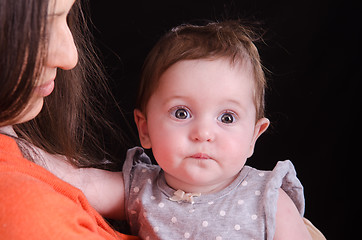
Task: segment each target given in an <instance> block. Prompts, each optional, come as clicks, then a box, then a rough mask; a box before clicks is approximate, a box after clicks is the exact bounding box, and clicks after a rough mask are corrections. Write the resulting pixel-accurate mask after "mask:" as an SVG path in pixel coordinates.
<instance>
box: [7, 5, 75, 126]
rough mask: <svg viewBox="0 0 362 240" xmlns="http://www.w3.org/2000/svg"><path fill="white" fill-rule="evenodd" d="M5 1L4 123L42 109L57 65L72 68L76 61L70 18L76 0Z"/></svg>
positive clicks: (27, 117) (24, 119)
mask: <svg viewBox="0 0 362 240" xmlns="http://www.w3.org/2000/svg"><path fill="white" fill-rule="evenodd" d="M1 3H2V4H4V6H2V8H1V9H2V10H0V11H2V12H1V16H2V19H3V21H1V25H2V26H1V29H2V32H1V38H2V39H1V48H2V49H1V52H2V57H1V62H2V64H1V68H2V69H1V71H0V72H1V81H2V83H3V84H2V86H3V91H1V102H2V103H4V104H2V109H1V110H0V113H1V115H0V117H1V118H0V124H1V125H7V124H18V123H23V122H27V121H29V120H31V119H33V118H34V117H35V116H37V115H38V114H39V112H40V110H41V108H42V106H43V99H44V97H46V96H48V95H50V94H51V92H52V91H53V88H54V79H55V77H56V74H57V68H60V69H64V70H70V69H72V68H74V67H75V65H76V64H77V61H78V60H77V59H78V53H77V49H76V47H75V45H74V41H73V36H72V34H71V32H70V29H69V27H68V23H67V18H68V13H69V12H70V10H71V9H72V5H73V3H74V0H57V1H54V0H51V1H48V0H47V1H2V2H1ZM24 5H26V6H24ZM11 15H12V16H11Z"/></svg>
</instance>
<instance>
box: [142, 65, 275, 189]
mask: <svg viewBox="0 0 362 240" xmlns="http://www.w3.org/2000/svg"><path fill="white" fill-rule="evenodd" d="M253 82H254V80H253V74H252V67H251V64H250V63H248V62H246V61H245V62H244V63H243V64H239V63H238V64H234V65H231V64H230V61H229V60H227V59H216V60H185V61H180V62H178V63H176V64H174V65H172V66H171V67H170V68H169V69H168V70H167V71H166V72H165V73H164V74H163V75H162V76H161V78H160V83H159V87H158V88H157V89H156V91H155V92H154V94H153V95H152V96H151V98H150V100H149V103H148V105H147V132H148V135H149V141H150V145H151V147H152V151H153V154H154V156H155V159H156V160H157V162H158V164H159V165H160V166H161V167H162V169H163V170H164V171H165V177H166V181H167V183H168V184H169V185H170V186H171V187H174V188H178V189H182V190H184V191H186V192H212V191H217V190H219V189H221V188H223V187H225V186H227V185H228V184H229V183H230V182H231V181H232V180H234V178H235V177H236V175H237V173H238V172H239V171H240V169H241V168H242V167H243V166H244V164H245V161H246V159H247V158H248V157H250V156H251V155H252V153H253V149H254V144H255V141H256V139H257V137H258V136H259V135H260V134H261V133H262V132H263V131H264V130H265V129H266V128H267V126H268V124H269V122H268V120H267V119H261V120H259V121H258V123H256V122H255V115H256V109H255V105H254V101H253V92H254V84H253ZM263 124H264V125H263ZM261 126H263V128H262V131H261Z"/></svg>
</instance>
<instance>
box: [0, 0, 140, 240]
mask: <svg viewBox="0 0 362 240" xmlns="http://www.w3.org/2000/svg"><path fill="white" fill-rule="evenodd" d="M0 31H1V32H0V53H1V54H0V86H1V88H0V236H1V239H68V240H70V239H135V238H134V237H132V236H127V235H123V234H120V233H118V232H116V231H114V230H113V229H112V228H111V227H110V226H109V225H108V224H107V223H106V222H105V221H104V220H103V218H102V217H101V215H100V214H99V213H98V212H97V211H96V210H95V209H94V208H92V207H91V204H92V205H93V206H95V207H97V206H99V208H98V209H99V210H100V211H101V213H102V214H104V215H105V216H107V213H109V212H112V213H113V212H117V209H116V207H114V206H119V205H120V203H119V202H114V201H113V202H112V199H117V198H116V197H115V196H114V194H113V195H112V197H113V198H107V196H103V199H104V200H105V201H106V200H107V199H108V201H109V202H102V204H104V205H107V206H108V208H107V209H105V208H103V205H102V206H100V205H97V202H93V203H92V202H91V204H90V203H89V202H88V201H87V199H86V198H85V196H84V195H83V194H82V192H81V191H80V190H78V189H77V188H74V187H73V186H71V185H69V184H67V183H66V182H65V181H72V182H73V183H75V185H77V183H78V185H79V186H81V185H82V184H83V181H84V180H83V178H82V177H79V179H74V178H75V177H74V175H76V174H75V173H77V171H83V173H84V171H86V174H80V175H82V176H83V177H84V176H90V177H89V181H96V180H94V179H97V178H102V177H107V178H115V179H117V178H118V177H120V175H119V174H117V173H114V174H109V173H107V174H105V173H104V172H103V171H102V170H96V169H84V170H82V169H80V168H79V167H94V166H98V167H100V166H106V165H107V164H108V162H106V161H100V159H104V156H105V153H104V151H103V150H102V148H101V147H100V146H101V145H100V144H99V143H98V142H97V138H98V136H97V135H96V134H94V131H95V130H97V129H94V128H91V127H90V126H100V125H105V126H107V125H109V124H108V123H107V122H106V121H105V120H104V119H102V118H101V117H100V116H102V114H99V112H97V111H96V109H100V107H99V105H97V103H96V102H95V101H94V98H93V97H92V95H91V90H92V89H93V90H94V89H97V91H100V89H103V90H106V87H105V85H104V77H103V75H102V68H101V67H100V65H99V64H98V63H97V62H98V59H97V57H96V55H95V53H94V49H93V48H92V46H91V45H90V44H89V43H90V42H91V38H90V36H89V34H88V32H89V30H88V28H87V25H86V22H85V16H84V14H83V11H82V8H81V4H80V1H78V0H76V1H74V0H26V1H25V0H18V1H13V0H0ZM103 92H104V91H103ZM104 93H106V92H104ZM41 110H42V111H41ZM91 129H93V131H92V130H91ZM58 169H61V170H58ZM64 169H66V171H65V170H64ZM52 173H54V174H56V175H58V176H59V177H60V178H58V177H56V176H55V175H53V174H52ZM65 173H69V174H65ZM72 176H73V177H72ZM61 179H63V180H64V181H63V180H61ZM87 181H88V179H87ZM114 182H117V181H114ZM109 187H110V188H112V186H109ZM102 191H103V189H102ZM102 193H107V191H104V192H102ZM114 197H115V198H114ZM90 199H92V196H90ZM110 217H112V216H110Z"/></svg>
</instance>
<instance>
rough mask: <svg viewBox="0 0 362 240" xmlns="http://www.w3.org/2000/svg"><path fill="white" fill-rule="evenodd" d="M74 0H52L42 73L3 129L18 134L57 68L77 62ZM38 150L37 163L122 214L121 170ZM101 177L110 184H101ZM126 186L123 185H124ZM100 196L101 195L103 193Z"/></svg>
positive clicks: (105, 210) (103, 210) (100, 207)
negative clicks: (78, 163)
mask: <svg viewBox="0 0 362 240" xmlns="http://www.w3.org/2000/svg"><path fill="white" fill-rule="evenodd" d="M73 4H74V0H56V1H54V0H50V2H49V9H48V17H47V18H48V19H47V21H48V22H47V26H48V29H47V34H48V52H47V58H46V59H45V63H44V66H42V73H41V76H40V77H39V79H37V80H36V85H35V86H34V92H33V95H32V97H31V99H30V100H29V102H28V104H27V106H26V107H25V108H24V110H23V112H22V113H20V115H19V116H18V117H17V118H16V119H13V120H12V121H11V122H9V123H4V124H0V125H3V127H0V131H1V132H4V133H7V134H9V135H13V136H16V133H15V131H14V130H13V128H12V125H16V124H19V123H24V122H27V121H29V120H31V119H33V118H35V117H36V116H37V115H38V114H39V112H40V111H41V109H42V107H43V103H44V98H45V97H47V96H48V95H50V94H51V93H52V91H53V89H54V87H55V82H54V80H55V77H56V74H57V69H58V68H60V69H63V70H71V69H73V68H74V67H75V66H76V65H77V62H78V52H77V48H76V46H75V44H74V40H73V36H72V33H71V31H70V29H69V27H68V24H67V15H68V13H69V11H70V9H71V7H72V6H73ZM34 148H35V150H36V151H37V152H38V153H39V154H40V155H41V156H42V157H43V159H44V162H40V163H37V164H39V165H41V166H42V167H44V168H46V169H47V170H48V171H50V172H52V173H53V174H55V175H56V176H58V177H59V178H60V179H62V180H64V181H66V182H68V183H71V184H72V185H74V186H75V187H77V188H79V189H82V191H83V192H84V193H85V195H86V197H87V199H88V200H89V202H90V204H91V205H92V206H93V207H94V208H95V209H96V210H97V211H98V212H99V213H100V214H101V215H103V216H105V217H109V218H114V219H117V218H119V217H120V216H122V215H123V212H121V211H122V210H123V207H122V206H123V195H121V193H122V192H123V190H121V191H120V192H117V191H114V189H117V188H120V183H121V182H122V181H123V177H122V174H121V173H112V172H108V171H104V170H100V169H90V168H89V169H79V168H75V167H73V166H72V165H70V164H69V163H68V162H67V161H66V159H65V157H64V156H61V155H52V154H49V153H47V152H45V151H43V150H41V149H39V148H36V147H34ZM100 179H101V180H104V181H105V182H106V183H107V184H104V185H102V184H101V185H100V184H99V183H100V182H101V181H100ZM121 186H123V185H121ZM100 196H101V197H100Z"/></svg>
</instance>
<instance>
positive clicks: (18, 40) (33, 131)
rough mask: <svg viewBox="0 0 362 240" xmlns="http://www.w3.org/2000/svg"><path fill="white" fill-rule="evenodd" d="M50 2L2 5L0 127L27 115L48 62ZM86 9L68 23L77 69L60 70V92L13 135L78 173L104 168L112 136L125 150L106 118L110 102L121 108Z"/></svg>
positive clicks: (76, 10)
mask: <svg viewBox="0 0 362 240" xmlns="http://www.w3.org/2000/svg"><path fill="white" fill-rule="evenodd" d="M48 2H49V0H26V1H25V0H24V1H13V0H0V31H1V32H0V52H1V54H0V86H1V88H0V126H1V125H8V124H11V123H12V122H11V121H12V120H14V119H16V117H17V116H18V115H19V114H20V113H21V112H22V110H24V108H25V106H26V104H27V102H28V101H29V99H30V97H31V94H32V90H33V86H34V82H35V81H36V79H37V77H38V76H39V75H40V68H41V66H42V64H43V62H44V59H45V57H46V51H45V49H46V41H45V40H44V39H45V34H46V33H45V29H46V22H47V9H48ZM86 7H87V4H86V1H84V0H82V1H80V0H77V1H76V2H75V3H74V5H73V7H72V9H71V11H70V13H69V15H68V19H67V21H68V25H69V28H70V30H71V32H72V34H73V38H74V42H75V45H76V47H77V49H78V57H79V61H78V64H77V66H76V67H75V68H74V69H72V70H69V71H64V70H62V69H58V73H57V78H56V88H55V90H54V92H53V93H52V94H51V95H50V96H48V97H47V98H45V99H44V106H43V109H42V111H41V112H40V114H39V115H38V116H37V117H36V118H35V119H33V120H31V121H28V122H26V123H22V124H17V125H16V126H14V129H15V131H16V132H17V134H18V135H19V138H21V139H24V140H26V141H27V142H29V143H31V144H33V145H35V146H37V147H40V148H41V149H43V150H45V151H47V152H49V153H52V154H61V155H65V156H66V157H67V158H68V160H69V161H70V162H72V163H73V164H74V165H76V166H78V167H102V168H104V167H105V165H107V164H108V161H104V159H105V158H107V157H109V156H108V155H107V153H106V152H105V151H104V145H103V143H102V140H104V138H106V137H109V134H112V136H113V137H116V139H117V141H119V143H120V144H121V143H122V141H123V139H122V138H121V134H120V133H118V132H117V133H116V132H115V130H114V129H115V126H114V124H112V123H111V122H110V121H108V120H107V119H105V117H104V116H105V113H104V111H103V109H104V106H105V104H107V101H111V104H116V103H115V101H112V100H113V98H112V97H111V94H110V91H109V89H108V86H107V84H106V77H105V74H104V72H105V71H104V69H103V67H102V65H101V64H100V59H99V58H98V57H97V54H96V50H95V49H94V47H93V45H92V42H93V39H92V36H91V34H90V30H89V27H88V24H87V22H88V21H87V17H86V16H87V11H88V8H86ZM108 104H109V102H108ZM105 129H107V130H105ZM104 131H106V132H107V133H104ZM114 133H116V134H114Z"/></svg>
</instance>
